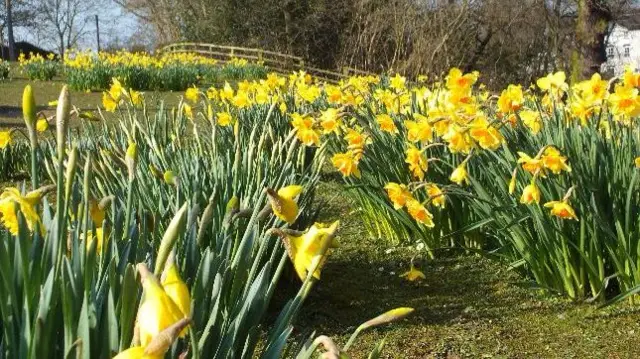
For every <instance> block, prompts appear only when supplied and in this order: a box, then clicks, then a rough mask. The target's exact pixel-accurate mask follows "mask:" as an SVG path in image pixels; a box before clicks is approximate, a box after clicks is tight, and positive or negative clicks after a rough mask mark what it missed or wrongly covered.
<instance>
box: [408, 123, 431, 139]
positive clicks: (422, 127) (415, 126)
mask: <svg viewBox="0 0 640 359" xmlns="http://www.w3.org/2000/svg"><path fill="white" fill-rule="evenodd" d="M404 125H405V126H406V127H407V140H408V141H409V142H422V143H426V142H430V141H431V140H432V139H433V128H432V127H431V125H430V124H429V122H428V121H427V120H426V119H425V120H422V121H411V120H407V121H404Z"/></svg>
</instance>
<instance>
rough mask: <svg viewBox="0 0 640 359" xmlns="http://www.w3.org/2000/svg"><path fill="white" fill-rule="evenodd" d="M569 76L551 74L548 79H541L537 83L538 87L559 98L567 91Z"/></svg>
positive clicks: (558, 73) (562, 73)
mask: <svg viewBox="0 0 640 359" xmlns="http://www.w3.org/2000/svg"><path fill="white" fill-rule="evenodd" d="M566 79H567V76H566V75H565V73H564V72H562V71H559V72H556V73H551V74H549V75H547V76H546V77H542V78H539V79H538V80H537V81H536V84H537V85H538V87H539V88H540V89H541V90H543V91H547V92H549V93H550V94H551V95H553V96H559V95H560V94H562V93H563V92H565V91H566V90H567V87H568V85H567V83H566V82H565V80H566Z"/></svg>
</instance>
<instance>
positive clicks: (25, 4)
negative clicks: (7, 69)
mask: <svg viewBox="0 0 640 359" xmlns="http://www.w3.org/2000/svg"><path fill="white" fill-rule="evenodd" d="M33 26H34V14H33V4H32V3H31V1H28V0H4V1H0V40H4V34H5V29H6V31H7V38H8V43H9V44H8V45H9V46H8V48H9V58H10V59H12V60H15V59H16V55H17V54H16V48H15V39H14V30H15V29H16V28H18V27H21V28H29V27H33ZM2 51H3V53H2V57H4V47H2Z"/></svg>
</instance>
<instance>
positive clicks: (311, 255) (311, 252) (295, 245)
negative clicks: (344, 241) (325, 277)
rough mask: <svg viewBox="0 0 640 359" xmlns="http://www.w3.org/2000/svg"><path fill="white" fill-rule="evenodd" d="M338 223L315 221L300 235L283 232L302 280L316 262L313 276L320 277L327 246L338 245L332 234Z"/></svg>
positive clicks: (290, 254) (333, 246) (286, 244)
mask: <svg viewBox="0 0 640 359" xmlns="http://www.w3.org/2000/svg"><path fill="white" fill-rule="evenodd" d="M339 224H340V222H339V221H335V222H333V223H332V224H331V225H329V226H326V225H322V224H320V223H315V224H314V225H313V226H311V227H310V228H309V229H308V230H307V231H306V232H305V233H303V234H302V235H299V236H292V235H288V234H285V235H284V236H283V241H284V243H285V248H286V249H287V253H288V255H289V258H290V259H291V262H293V267H294V269H295V270H296V273H297V274H298V277H300V279H301V280H302V281H304V280H305V278H307V274H308V272H309V271H311V270H312V269H313V267H314V266H315V265H316V263H317V268H316V270H315V272H313V277H314V278H316V279H320V269H321V268H322V266H323V264H324V262H325V260H326V256H327V254H328V252H327V251H328V248H335V247H337V245H338V244H337V242H336V240H335V238H334V236H335V232H336V230H337V228H338V225H339Z"/></svg>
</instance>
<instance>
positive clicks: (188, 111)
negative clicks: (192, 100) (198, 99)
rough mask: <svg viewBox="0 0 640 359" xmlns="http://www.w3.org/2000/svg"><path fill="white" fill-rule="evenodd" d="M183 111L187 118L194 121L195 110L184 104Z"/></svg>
mask: <svg viewBox="0 0 640 359" xmlns="http://www.w3.org/2000/svg"><path fill="white" fill-rule="evenodd" d="M182 111H183V113H184V115H185V116H187V118H188V119H190V120H193V108H191V105H188V104H186V103H185V104H183V105H182Z"/></svg>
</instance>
